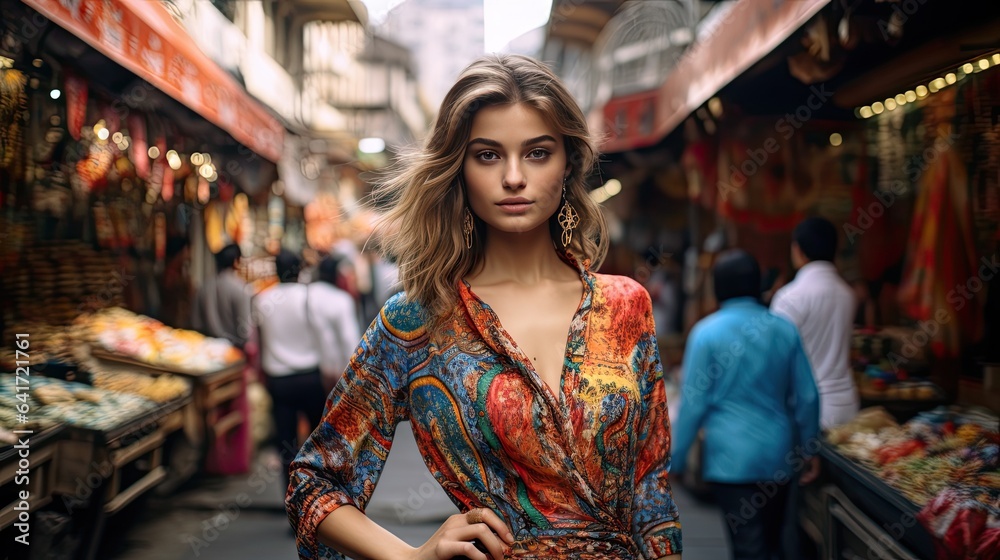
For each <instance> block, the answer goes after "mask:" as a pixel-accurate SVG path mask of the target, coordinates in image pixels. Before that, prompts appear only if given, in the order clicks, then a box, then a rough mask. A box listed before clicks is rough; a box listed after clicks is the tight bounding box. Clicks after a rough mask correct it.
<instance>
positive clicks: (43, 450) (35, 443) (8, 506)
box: [0, 424, 65, 546]
mask: <svg viewBox="0 0 1000 560" xmlns="http://www.w3.org/2000/svg"><path fill="white" fill-rule="evenodd" d="M64 430H65V426H63V425H61V424H60V425H56V426H53V427H51V428H46V429H44V430H37V431H36V432H35V433H33V434H30V435H26V436H24V437H27V438H28V439H29V440H30V442H29V443H30V455H29V457H28V459H29V462H30V466H29V468H28V479H29V483H28V485H27V487H25V486H24V485H22V484H17V478H18V476H17V471H18V470H19V469H20V466H19V463H20V459H21V455H20V450H19V449H17V448H16V447H15V446H14V445H9V446H5V447H2V448H0V488H2V489H3V496H9V497H10V500H7V499H6V498H5V499H4V500H3V502H0V531H2V530H5V529H7V528H9V527H10V526H11V525H13V524H14V523H15V521H16V520H17V516H18V513H19V512H18V511H17V510H15V509H14V508H15V506H17V505H18V504H19V502H20V499H19V495H20V492H19V491H21V490H27V491H29V492H30V497H29V499H28V511H29V512H34V511H37V510H38V509H41V508H43V507H45V506H46V505H48V504H49V503H51V502H52V500H53V490H54V487H55V475H56V473H55V468H54V465H55V464H56V457H57V450H58V443H59V439H60V437H61V436H62V434H63V431H64ZM10 546H13V545H10Z"/></svg>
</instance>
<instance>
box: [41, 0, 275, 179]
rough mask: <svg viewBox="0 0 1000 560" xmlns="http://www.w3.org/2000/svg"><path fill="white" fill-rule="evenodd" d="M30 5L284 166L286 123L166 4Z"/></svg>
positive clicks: (90, 0) (86, 0) (115, 0)
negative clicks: (202, 46)
mask: <svg viewBox="0 0 1000 560" xmlns="http://www.w3.org/2000/svg"><path fill="white" fill-rule="evenodd" d="M24 1H25V4H27V5H29V6H31V7H32V8H34V9H35V10H37V11H38V12H39V13H41V14H42V15H44V16H45V17H47V18H48V19H50V20H52V21H53V22H55V23H57V24H58V25H59V26H61V27H63V28H64V29H66V30H67V31H69V32H70V33H73V34H74V35H76V36H77V37H79V38H80V39H82V40H83V41H86V42H87V43H88V44H89V45H91V46H92V47H94V48H95V49H97V50H98V51H100V52H102V53H103V54H105V55H106V56H107V57H108V58H110V59H112V60H114V61H115V62H117V63H118V64H120V65H122V66H123V67H125V68H127V69H129V70H131V71H132V72H134V73H135V74H136V75H137V76H139V77H141V78H142V79H144V80H146V81H147V82H149V83H150V84H152V85H153V86H155V87H157V88H159V89H160V90H162V91H163V92H164V93H166V94H168V95H170V96H171V97H173V98H174V99H176V100H177V101H179V102H181V103H183V104H184V105H186V106H187V107H189V108H190V109H192V110H193V111H195V112H197V113H198V114H200V115H201V116H202V117H204V118H205V119H206V120H208V121H210V122H212V123H214V124H215V125H217V126H219V127H220V128H222V129H223V130H225V131H226V132H228V133H229V134H231V135H232V137H233V138H235V139H236V140H237V141H238V142H240V143H241V144H243V145H245V146H246V147H248V148H250V149H251V150H253V151H254V152H256V153H257V154H259V155H260V156H262V157H264V158H267V159H268V160H270V161H272V162H277V161H278V160H279V159H280V157H281V150H282V143H283V141H284V133H285V130H284V127H283V126H282V125H281V123H279V122H278V121H277V120H276V119H275V118H274V117H272V116H271V115H270V114H269V113H267V111H266V110H265V109H264V108H263V107H261V106H260V105H259V104H258V103H257V102H256V101H254V100H253V99H252V98H251V97H250V96H249V95H248V94H247V93H246V92H245V91H244V90H243V88H242V87H241V86H240V85H239V84H238V83H237V82H236V80H234V79H233V78H232V76H230V75H229V74H227V73H226V72H225V71H223V70H222V69H221V68H219V66H218V65H217V64H216V63H215V62H213V61H212V60H211V59H209V58H208V57H207V56H205V55H204V54H203V53H202V52H201V51H200V50H199V49H198V47H197V46H196V45H195V44H194V42H193V41H192V40H191V37H190V36H188V34H187V32H186V31H185V30H184V28H183V27H182V26H181V25H180V24H179V23H177V22H176V21H174V19H173V18H172V17H171V15H170V13H169V12H168V11H167V10H166V8H164V7H163V5H161V4H160V3H159V2H126V1H125V0H76V1H74V2H65V1H60V0H24ZM70 130H71V132H72V128H71V129H70Z"/></svg>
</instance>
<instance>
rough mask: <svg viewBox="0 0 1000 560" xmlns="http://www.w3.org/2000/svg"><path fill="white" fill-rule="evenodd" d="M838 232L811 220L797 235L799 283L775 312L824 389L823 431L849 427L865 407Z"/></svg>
mask: <svg viewBox="0 0 1000 560" xmlns="http://www.w3.org/2000/svg"><path fill="white" fill-rule="evenodd" d="M836 255H837V228H836V227H834V225H833V224H831V223H830V222H829V221H827V220H825V219H823V218H808V219H806V220H805V221H803V222H802V223H800V224H799V225H798V226H796V228H795V231H794V233H793V234H792V264H793V265H794V266H795V268H796V269H798V272H797V273H796V275H795V280H793V281H792V282H790V283H789V284H788V285H786V286H785V287H783V288H781V289H780V290H778V292H777V293H776V294H775V295H774V299H773V301H772V302H771V310H772V311H774V312H775V313H777V314H778V315H781V316H783V317H786V318H787V319H789V320H790V321H791V322H792V323H794V324H795V326H796V327H798V329H799V334H800V336H801V337H802V343H803V345H804V346H805V349H806V355H807V356H809V362H810V363H811V364H812V367H813V374H814V375H815V376H816V386H817V387H818V388H819V402H820V424H821V425H822V427H823V429H829V428H832V427H833V426H837V425H839V424H843V423H845V422H847V421H849V420H851V419H852V418H854V416H855V415H857V413H858V408H859V405H860V402H859V400H858V393H857V389H856V387H855V386H854V377H853V375H852V373H851V366H850V351H851V337H852V336H853V332H854V318H855V315H856V313H857V309H858V308H857V302H856V300H855V294H854V290H852V289H851V286H849V285H848V284H847V282H845V281H844V280H843V279H842V278H841V277H840V274H839V273H838V272H837V267H836V266H834V264H833V261H834V259H835V257H836Z"/></svg>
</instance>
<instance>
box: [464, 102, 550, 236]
mask: <svg viewBox="0 0 1000 560" xmlns="http://www.w3.org/2000/svg"><path fill="white" fill-rule="evenodd" d="M566 159H567V158H566V149H565V147H564V146H563V137H562V135H561V134H559V133H558V132H557V131H556V130H555V129H554V128H553V127H552V126H551V125H549V124H548V123H547V122H546V121H545V119H544V118H542V114H541V113H540V112H539V111H538V110H536V109H534V108H533V107H529V106H527V105H523V104H514V105H493V106H490V107H485V108H483V109H480V110H479V112H477V113H476V115H475V116H474V117H473V119H472V130H471V132H470V134H469V143H468V144H467V145H466V151H465V163H464V170H463V173H464V177H465V185H466V190H467V195H468V199H469V206H470V207H471V208H472V212H473V213H475V215H476V216H479V218H480V219H481V220H483V221H484V222H485V223H486V225H487V226H489V228H490V229H491V230H497V231H500V232H504V233H525V232H530V231H534V230H536V229H537V228H540V227H543V228H547V227H548V225H547V224H548V220H549V218H550V217H551V216H552V215H553V214H555V213H556V212H557V211H558V210H559V205H560V202H561V199H562V186H563V177H564V176H565V175H567V173H568V170H567V168H566ZM546 232H547V229H546Z"/></svg>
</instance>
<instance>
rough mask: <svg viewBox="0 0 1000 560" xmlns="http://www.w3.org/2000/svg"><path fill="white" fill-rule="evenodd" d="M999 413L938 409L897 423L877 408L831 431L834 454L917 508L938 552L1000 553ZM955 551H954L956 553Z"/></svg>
mask: <svg viewBox="0 0 1000 560" xmlns="http://www.w3.org/2000/svg"><path fill="white" fill-rule="evenodd" d="M997 423H998V420H997V417H996V416H994V415H991V414H989V413H987V412H979V411H973V410H969V409H963V408H959V407H950V408H948V407H939V408H937V409H935V410H933V411H930V412H923V413H921V414H919V415H917V416H916V417H915V418H913V419H912V420H910V421H909V422H907V423H905V424H903V425H899V424H897V423H896V422H895V420H894V419H893V418H892V416H891V415H890V414H888V412H886V411H885V410H884V409H882V408H880V407H874V408H869V409H865V410H864V411H862V412H861V413H860V414H859V415H858V417H857V418H855V420H854V421H852V422H850V423H848V424H845V425H843V426H838V427H836V428H834V429H832V430H831V431H830V432H829V433H828V435H827V439H828V440H829V441H830V442H831V443H833V444H834V445H835V446H836V447H837V450H838V452H839V453H840V454H841V455H844V456H845V457H848V458H850V459H853V460H855V461H856V462H858V463H860V464H862V465H863V466H865V467H866V468H868V469H869V470H870V471H872V472H874V473H875V474H876V475H878V476H879V477H880V478H881V479H882V480H884V481H885V482H886V483H888V484H889V485H890V486H891V487H892V488H894V489H895V490H897V491H898V492H899V493H900V494H901V495H903V496H905V497H906V498H907V499H908V500H910V501H911V502H912V503H914V504H916V505H917V506H919V507H922V508H923V509H922V510H921V512H920V516H919V517H920V520H921V521H922V522H923V524H924V525H925V526H926V527H927V528H928V530H930V531H931V533H932V534H934V535H935V536H937V537H938V538H939V539H940V540H941V546H943V547H947V548H946V549H942V550H947V553H945V556H944V557H948V558H952V557H961V558H966V557H968V558H996V557H998V555H1000V432H998V425H997ZM956 555H957V556H956Z"/></svg>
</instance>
